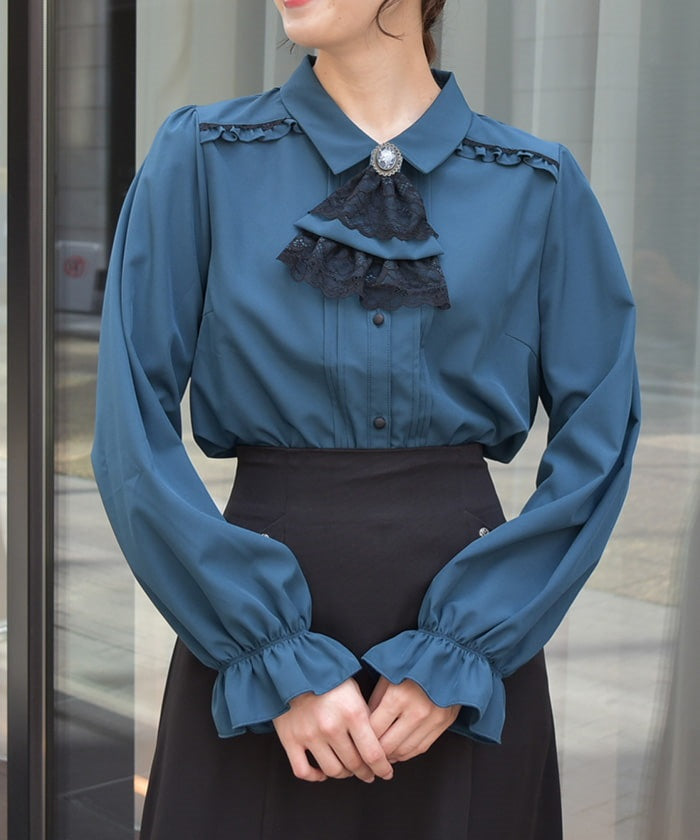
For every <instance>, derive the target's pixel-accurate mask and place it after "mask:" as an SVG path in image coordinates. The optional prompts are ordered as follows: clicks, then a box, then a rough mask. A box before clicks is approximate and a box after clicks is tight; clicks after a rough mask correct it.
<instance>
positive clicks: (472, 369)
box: [93, 57, 639, 742]
mask: <svg viewBox="0 0 700 840" xmlns="http://www.w3.org/2000/svg"><path fill="white" fill-rule="evenodd" d="M434 74H435V78H436V80H437V81H438V83H439V85H440V86H441V92H440V93H439V95H438V97H437V99H436V100H435V101H434V102H433V104H432V105H431V106H430V108H429V109H428V110H427V111H426V112H425V113H424V115H423V116H422V117H421V118H420V119H418V121H417V122H415V123H414V124H413V125H412V126H410V127H409V128H408V129H406V131H404V132H403V133H401V134H400V135H399V136H397V137H396V138H394V140H393V143H394V144H395V145H396V147H398V149H400V151H401V153H402V154H403V158H404V161H403V168H402V172H403V174H404V175H406V176H407V177H408V179H409V180H410V181H411V183H412V184H413V185H414V186H415V188H416V189H417V191H418V193H419V194H420V196H421V198H422V200H423V202H424V206H425V212H426V214H427V219H428V220H429V223H430V225H431V227H432V228H433V229H434V231H435V233H436V234H437V235H436V236H434V237H432V238H430V239H427V240H420V241H419V240H415V241H410V240H409V241H405V240H402V239H400V238H396V237H391V238H387V239H372V238H368V237H366V236H364V235H363V234H361V233H360V232H359V231H357V230H355V229H352V228H351V227H347V226H343V225H342V224H339V223H338V222H337V220H335V221H333V220H327V219H320V218H319V217H317V216H315V215H314V214H313V213H310V211H311V210H312V209H313V208H314V207H315V206H317V205H318V204H319V202H322V201H323V200H324V199H326V198H327V197H328V196H329V195H330V194H331V193H332V192H334V191H335V190H337V189H338V188H339V187H341V185H343V184H346V183H347V182H348V181H349V179H351V178H352V177H354V176H356V175H357V174H358V173H360V172H361V171H362V170H363V169H365V168H366V167H367V166H368V160H369V158H370V154H371V153H372V150H373V149H374V148H375V146H376V143H375V142H374V141H373V140H372V139H371V138H370V137H368V136H367V135H366V134H364V133H363V131H362V130H361V129H360V128H358V127H357V126H356V125H355V124H354V123H352V122H351V121H350V120H349V119H348V118H347V117H346V116H345V114H344V113H343V112H342V111H341V110H340V108H339V107H338V106H337V105H336V104H335V102H334V101H333V99H332V98H331V97H330V96H329V95H328V94H327V93H326V91H325V90H324V88H323V87H322V85H321V84H320V83H319V81H318V79H317V77H316V75H315V73H314V71H313V59H312V58H309V57H305V58H304V59H303V60H302V61H301V64H300V66H299V67H298V69H297V70H296V71H295V73H294V74H293V75H292V77H291V78H290V79H289V81H288V82H287V83H286V84H284V85H283V86H282V87H281V88H279V89H274V90H271V91H268V92H266V93H264V94H262V95H258V96H251V97H244V98H239V99H234V100H228V101H224V102H219V103H216V104H213V105H207V106H204V107H184V108H180V109H179V110H177V111H175V112H174V113H173V114H172V115H171V116H170V117H168V119H166V121H165V122H164V124H163V125H162V127H161V128H160V130H159V132H158V134H157V136H156V138H155V141H154V143H153V146H152V148H151V150H150V152H149V154H148V156H147V158H146V160H145V162H144V164H143V165H142V167H141V169H140V170H139V172H138V173H137V175H136V178H135V179H134V182H133V184H132V186H131V189H130V191H129V193H128V195H127V197H126V200H125V202H124V207H123V210H122V214H121V218H120V221H119V225H118V228H117V232H116V237H115V240H114V247H113V251H112V256H111V261H110V266H109V274H108V280H107V287H106V295H105V303H104V314H103V321H102V334H101V340H100V357H99V372H98V388H97V423H96V432H95V442H94V448H93V465H94V470H95V476H96V478H97V482H98V485H99V489H100V492H101V494H102V497H103V500H104V504H105V508H106V510H107V513H108V515H109V518H110V521H111V524H112V526H113V528H114V531H115V534H116V536H117V538H118V540H119V542H120V545H121V547H122V550H123V552H124V554H125V556H126V559H127V561H128V562H129V564H130V566H131V568H132V569H133V572H134V574H135V575H136V577H137V579H138V580H139V582H140V584H141V585H142V586H143V588H144V589H145V591H146V592H147V593H148V595H149V596H150V597H151V599H152V600H153V602H154V604H155V605H156V607H157V608H158V609H159V610H160V612H161V613H162V614H163V616H164V617H165V618H166V619H167V621H168V622H169V623H170V624H171V625H172V627H173V628H174V630H175V631H176V632H177V633H178V634H179V636H180V637H181V638H182V640H183V641H184V643H185V644H186V645H187V646H188V647H189V648H190V649H191V650H192V651H193V653H194V654H195V655H196V656H197V657H198V658H199V659H200V660H201V661H202V662H203V663H204V664H205V665H207V666H209V667H211V668H214V669H216V670H217V671H218V677H217V680H216V684H215V688H214V694H213V703H212V710H213V717H214V721H215V724H216V727H217V730H218V732H219V734H220V735H221V736H223V737H226V736H235V735H239V734H241V733H243V732H246V731H253V732H269V731H272V724H271V720H272V719H273V718H274V717H276V716H278V715H280V714H281V713H283V712H284V711H285V710H286V709H288V708H289V701H290V699H291V698H293V697H295V696H296V695H298V694H300V693H302V692H306V691H313V692H316V693H322V692H325V691H328V690H330V689H331V688H333V687H334V686H336V685H338V684H339V683H341V682H343V681H344V680H346V679H347V678H348V677H350V676H352V675H353V674H354V673H356V672H357V671H358V670H359V667H360V663H359V661H358V660H357V659H356V657H355V656H354V655H353V654H352V653H351V652H350V651H348V650H347V649H346V648H345V647H344V646H343V645H341V644H340V643H339V642H338V641H337V640H335V639H332V638H329V637H328V636H324V635H321V634H319V633H315V632H312V631H311V630H310V629H309V628H310V623H311V617H312V608H313V604H312V603H311V599H310V595H309V590H308V587H307V584H306V581H305V579H304V576H303V574H302V572H301V570H300V567H299V564H298V562H297V560H296V558H295V557H294V555H293V553H292V552H291V551H290V549H289V548H288V547H287V546H286V545H284V544H283V543H281V542H278V541H276V540H274V539H269V538H266V537H264V536H263V535H261V534H259V533H255V532H253V531H250V530H247V529H244V528H241V527H238V526H234V525H232V524H229V523H228V522H226V521H225V520H224V518H223V516H222V514H221V513H220V511H219V509H218V508H217V506H216V505H215V504H214V502H213V501H212V499H211V497H210V496H209V494H208V492H207V490H206V489H205V486H204V484H203V483H202V481H201V479H200V478H199V476H198V475H197V473H196V472H195V470H194V468H193V466H192V464H191V462H190V461H189V459H188V457H187V454H186V452H185V448H184V446H183V444H182V441H181V421H180V402H181V399H182V397H183V393H184V391H185V388H186V386H187V384H188V382H189V383H190V385H191V392H190V407H191V414H192V424H193V429H194V435H195V438H196V441H197V443H198V444H199V446H200V447H201V448H202V449H203V451H204V452H205V453H206V454H207V455H209V456H211V457H215V458H228V457H235V455H236V447H237V446H238V445H239V444H241V445H243V444H247V445H266V446H282V447H336V448H348V447H350V448H355V447H356V448H375V447H416V446H433V445H440V446H450V445H456V444H462V443H467V442H479V443H481V444H483V446H484V451H485V454H486V456H487V457H488V458H491V459H495V460H498V461H509V460H510V459H511V458H513V456H514V455H515V454H516V452H517V451H518V450H519V449H520V447H521V446H522V444H523V442H524V440H525V438H526V436H527V434H528V430H529V429H530V427H531V425H532V422H533V418H534V416H535V409H536V406H537V403H538V400H541V402H542V404H543V406H544V409H545V410H546V412H547V414H548V417H549V436H548V443H547V446H546V449H545V451H544V454H543V456H542V460H541V463H540V467H539V470H538V473H537V477H536V489H535V490H534V492H533V493H532V495H531V497H530V498H529V500H528V502H527V504H526V505H525V507H524V508H523V510H522V512H521V513H520V515H519V516H517V517H516V518H514V519H512V520H510V521H508V522H506V523H504V524H503V525H501V526H499V527H498V528H496V529H494V530H493V531H492V532H491V533H489V534H487V535H486V536H484V537H483V538H480V539H478V540H477V541H476V542H473V543H471V544H470V545H468V546H466V547H465V548H464V549H463V550H462V551H460V552H459V553H458V554H457V555H455V556H454V557H453V558H452V559H451V560H450V562H449V563H447V565H445V566H444V568H443V569H442V570H441V571H440V572H439V574H438V575H437V576H436V577H435V578H434V579H433V581H432V583H431V585H430V587H429V589H428V590H427V592H426V594H425V597H424V600H423V602H422V606H421V609H420V616H419V621H418V626H417V627H412V628H407V629H406V630H405V631H404V632H401V633H399V634H398V635H396V636H394V637H392V638H388V639H385V640H382V641H381V642H379V643H378V644H376V645H375V646H374V647H372V648H371V649H370V650H368V651H366V653H365V654H364V655H363V657H362V659H363V660H364V662H365V663H367V664H369V665H370V666H372V667H373V668H374V669H376V671H377V672H379V673H380V674H383V675H384V676H385V677H387V679H389V680H390V681H392V682H394V683H398V682H400V681H401V680H403V679H405V678H410V679H412V680H415V681H416V682H418V683H419V684H420V685H421V686H423V688H424V689H425V690H426V692H427V693H428V694H429V696H430V697H431V698H432V699H433V701H434V702H435V703H437V704H439V705H442V706H446V705H452V704H459V705H461V706H462V709H461V711H460V714H459V716H458V718H457V720H456V721H455V723H454V725H453V726H452V727H451V729H452V730H454V731H455V732H458V733H461V734H463V735H468V736H471V737H473V738H478V739H483V740H487V741H494V742H498V741H499V738H500V733H501V729H502V726H503V722H504V716H505V700H504V690H503V682H502V681H503V678H504V677H506V676H508V675H509V674H512V673H513V672H514V671H515V670H516V669H517V668H518V667H520V666H521V665H522V664H524V663H525V662H527V661H528V660H529V659H530V658H531V657H532V656H533V655H534V654H535V653H536V652H537V651H539V650H540V648H542V646H543V645H544V644H545V642H546V641H547V640H548V639H549V638H550V636H551V635H552V633H553V632H554V630H555V628H556V627H557V625H558V624H559V622H560V621H561V619H562V617H563V615H564V614H565V612H566V610H567V608H568V607H569V605H570V604H571V602H572V601H573V599H574V597H575V596H576V594H577V593H578V591H579V590H580V589H581V587H582V586H583V584H584V582H585V580H586V579H587V578H588V576H589V575H590V574H591V572H592V570H593V568H594V566H595V565H596V563H597V561H598V559H599V558H600V555H601V553H602V551H603V548H604V546H605V544H606V541H607V539H608V537H609V535H610V533H611V530H612V528H613V525H614V523H615V520H616V518H617V516H618V514H619V511H620V508H621V505H622V502H623V498H624V496H625V493H626V489H627V486H628V481H629V476H630V468H631V461H632V452H633V449H634V446H635V442H636V439H637V435H638V429H639V391H638V384H637V376H636V368H635V359H634V350H633V343H634V306H633V301H632V298H631V295H630V290H629V287H628V284H627V281H626V279H625V275H624V271H623V268H622V265H621V263H620V259H619V257H618V253H617V250H616V247H615V244H614V242H613V239H612V237H611V234H610V231H609V228H608V226H607V224H606V221H605V219H604V216H603V213H602V211H601V209H600V206H599V204H598V203H597V201H596V199H595V197H594V195H593V193H592V191H591V188H590V186H589V184H588V181H587V179H586V178H585V176H584V174H583V173H582V171H581V169H580V168H579V166H578V165H577V163H576V161H575V160H574V158H573V157H572V155H571V153H570V152H569V151H568V149H567V148H566V147H564V146H562V145H560V144H557V143H550V142H545V141H543V140H541V139H539V138H537V137H534V136H532V135H529V134H527V133H525V132H523V131H520V130H518V129H516V128H513V127H511V126H508V125H505V124H502V123H500V122H497V121H495V120H493V119H490V118H488V117H485V116H482V115H480V114H477V113H475V112H473V111H472V110H471V109H470V107H469V105H468V104H467V103H466V101H465V100H464V98H463V96H462V94H461V92H460V89H459V87H458V84H457V82H456V80H455V78H454V76H453V75H452V74H450V73H446V72H443V71H434ZM300 231H307V232H308V231H310V232H311V233H315V234H317V235H319V236H320V235H323V236H325V237H329V238H330V239H332V240H333V239H337V241H339V242H345V244H347V245H348V246H352V247H356V248H362V249H363V250H364V251H365V252H368V253H370V254H372V255H374V256H376V257H377V258H378V259H380V260H397V261H400V260H407V261H411V260H417V259H421V258H428V257H438V258H439V263H440V266H441V269H442V272H443V273H444V278H445V282H446V285H447V289H448V292H449V304H450V305H449V307H448V308H440V307H438V306H432V305H429V304H422V305H416V306H400V307H398V308H396V309H391V308H388V309H386V311H382V312H381V313H378V312H377V311H375V310H372V309H371V308H369V309H368V308H366V306H363V305H362V304H361V302H360V300H359V297H358V295H356V294H350V295H346V296H332V295H329V294H324V293H323V292H322V291H321V290H320V289H319V288H315V287H314V285H313V284H311V283H307V282H301V283H300V282H295V280H294V279H293V277H292V274H291V272H290V269H289V266H288V265H286V264H284V263H283V262H282V261H281V260H279V259H277V256H278V255H279V254H280V252H282V251H283V249H284V248H285V247H286V246H287V245H288V243H289V242H290V241H291V240H293V239H294V237H295V236H296V235H297V234H299V232H300ZM378 314H380V315H382V316H383V317H375V316H377V315H378ZM378 418H380V419H379V421H378V422H375V421H377V420H378Z"/></svg>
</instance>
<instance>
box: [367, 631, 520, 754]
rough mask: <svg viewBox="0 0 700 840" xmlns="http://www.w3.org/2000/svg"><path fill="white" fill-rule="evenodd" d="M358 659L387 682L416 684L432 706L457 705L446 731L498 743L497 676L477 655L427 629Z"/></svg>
mask: <svg viewBox="0 0 700 840" xmlns="http://www.w3.org/2000/svg"><path fill="white" fill-rule="evenodd" d="M361 659H362V660H363V661H364V662H366V663H367V664H368V665H371V666H372V668H374V670H375V671H377V672H378V673H380V674H382V675H383V676H384V677H386V679H388V680H389V681H390V682H392V683H396V684H398V683H400V682H402V681H403V680H405V679H410V680H413V681H414V682H416V683H418V685H420V686H421V688H422V689H423V690H424V691H425V693H426V694H427V695H428V696H429V697H430V699H431V700H432V701H433V703H435V704H437V705H438V706H445V707H446V706H454V705H461V706H462V707H463V708H462V709H461V710H460V713H459V715H458V716H457V719H456V720H455V722H454V723H453V724H452V726H450V727H449V728H450V729H451V730H452V731H454V732H457V733H458V734H460V735H466V736H469V737H470V738H474V739H475V740H478V741H487V742H491V743H500V740H501V733H502V730H503V724H504V722H505V708H506V707H505V689H504V686H503V679H502V675H501V674H500V673H499V672H498V671H497V670H496V669H495V668H494V667H493V666H492V665H491V663H490V662H489V661H488V660H487V659H486V657H485V656H483V654H481V653H479V652H478V651H476V650H474V649H473V648H471V647H469V646H467V645H463V644H460V643H459V642H458V641H456V640H455V639H451V638H449V637H447V636H441V635H439V634H438V633H433V632H431V631H429V630H424V629H419V630H404V631H403V632H401V633H399V634H398V635H396V636H392V637H391V638H390V639H387V640H386V641H383V642H380V643H379V644H377V645H374V647H372V648H370V649H369V650H368V651H367V652H366V653H365V654H364V656H362V657H361Z"/></svg>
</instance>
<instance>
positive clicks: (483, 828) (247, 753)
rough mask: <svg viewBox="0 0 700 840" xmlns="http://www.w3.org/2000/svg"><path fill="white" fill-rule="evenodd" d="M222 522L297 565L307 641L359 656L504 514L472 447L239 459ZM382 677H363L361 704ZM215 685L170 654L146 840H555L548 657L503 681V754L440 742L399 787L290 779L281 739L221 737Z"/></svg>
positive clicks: (404, 769) (262, 452) (407, 767)
mask: <svg viewBox="0 0 700 840" xmlns="http://www.w3.org/2000/svg"><path fill="white" fill-rule="evenodd" d="M225 516H226V518H227V519H228V520H229V521H230V522H233V523H235V524H237V525H241V526H243V527H246V528H250V529H254V530H257V531H260V532H262V533H267V534H268V535H269V536H270V537H272V538H274V539H278V540H281V541H283V542H285V543H286V544H287V545H289V547H290V548H291V549H292V550H293V551H294V553H295V555H296V557H297V558H298V560H299V563H300V566H301V568H302V570H303V572H304V575H305V577H306V579H307V581H308V583H309V589H310V591H311V597H312V603H313V619H312V625H311V629H312V630H315V631H317V632H320V633H325V634H327V635H329V636H332V637H333V638H335V639H338V640H339V641H340V642H342V643H343V644H344V645H346V646H347V647H348V648H349V649H350V650H351V651H353V653H355V654H356V655H357V656H358V657H359V656H360V655H361V654H362V653H364V652H365V651H366V650H367V649H368V648H370V647H371V646H372V645H374V644H376V643H377V642H379V641H381V640H383V639H386V638H388V637H390V636H393V635H395V634H396V633H399V632H400V631H402V630H405V629H408V628H412V627H416V624H417V616H418V610H419V607H420V603H421V600H422V597H423V595H424V593H425V590H426V588H427V587H428V585H429V583H430V581H431V580H432V578H433V577H434V576H435V574H436V573H437V572H438V571H439V570H440V568H441V567H442V566H443V565H444V564H445V563H447V562H448V561H449V560H450V559H451V558H452V557H453V556H454V555H455V554H456V553H457V552H458V551H459V550H460V549H462V548H463V547H464V546H465V545H467V544H468V543H469V542H470V541H471V540H474V539H479V532H480V530H482V529H483V528H488V529H493V528H495V527H497V526H498V525H499V524H501V523H502V522H503V521H504V519H503V512H502V510H501V506H500V504H499V501H498V498H497V496H496V493H495V490H494V487H493V484H492V482H491V478H490V476H489V473H488V469H487V467H486V463H485V461H484V460H483V458H482V454H481V447H480V446H478V445H476V444H472V445H463V446H449V447H448V446H445V447H422V448H409V449H390V450H387V449H380V450H337V449H284V448H277V447H242V448H240V450H239V452H238V469H237V474H236V480H235V483H234V487H233V491H232V493H231V498H230V500H229V503H228V505H227V508H226V511H225ZM377 676H378V675H377V674H376V672H374V671H373V670H372V669H371V668H370V667H369V666H365V667H364V668H363V670H362V671H361V672H360V673H359V674H358V675H356V679H357V680H358V682H359V684H360V688H361V690H362V692H363V694H364V696H365V698H366V699H367V698H369V695H370V693H371V691H372V688H373V686H374V684H375V683H376V681H377ZM215 677H216V673H215V672H214V671H212V670H210V669H208V668H206V667H205V666H204V665H202V664H201V663H200V662H199V661H198V660H197V659H196V658H195V657H194V656H193V655H192V654H191V653H190V652H189V650H188V649H187V648H186V647H185V646H184V645H183V644H182V643H181V642H180V641H178V642H177V643H176V645H175V651H174V654H173V658H172V662H171V666H170V671H169V675H168V680H167V684H166V689H165V696H164V700H163V709H162V713H161V720H160V726H159V730H158V739H157V745H156V752H155V757H154V760H153V766H152V771H151V776H150V782H149V788H148V794H147V797H146V804H145V809H144V815H143V823H142V830H141V840H361V839H362V840H559V839H560V838H561V836H562V829H561V807H560V794H559V776H558V770H557V756H556V746H555V739H554V728H553V723H552V712H551V706H550V700H549V691H548V686H547V675H546V670H545V664H544V656H543V654H542V653H539V654H538V655H537V656H535V657H534V658H533V659H532V660H531V661H530V662H529V663H527V664H526V665H524V666H523V667H522V668H520V670H519V671H517V673H515V674H513V675H512V676H511V677H508V678H507V679H506V680H505V686H506V724H505V728H504V732H503V739H502V743H501V744H500V745H494V744H483V743H479V742H476V741H473V740H471V739H470V738H467V737H465V736H463V735H458V734H456V733H453V732H450V731H446V732H444V733H443V734H442V735H441V736H440V737H439V738H438V739H437V740H436V741H435V743H434V744H433V745H432V746H431V747H430V749H429V750H428V751H427V752H426V753H424V754H422V755H419V756H417V757H416V758H413V759H411V760H409V761H406V762H398V763H396V764H395V765H394V778H393V779H392V780H390V781H384V780H382V779H380V778H377V779H376V780H375V781H374V782H373V783H372V784H366V783H365V782H362V781H360V780H358V779H356V778H354V777H352V778H348V779H328V780H326V781H324V782H314V783H311V782H305V781H302V780H300V779H297V778H296V777H295V776H294V775H293V774H292V771H291V769H290V766H289V762H288V759H287V756H286V753H285V752H284V749H283V748H282V745H281V744H280V742H279V739H278V737H277V734H276V733H274V732H273V733H271V734H264V735H259V734H252V733H246V734H244V735H240V736H237V737H235V738H225V739H222V738H219V737H218V736H217V734H216V731H215V729H214V725H213V722H212V717H211V697H212V688H213V684H214V679H215Z"/></svg>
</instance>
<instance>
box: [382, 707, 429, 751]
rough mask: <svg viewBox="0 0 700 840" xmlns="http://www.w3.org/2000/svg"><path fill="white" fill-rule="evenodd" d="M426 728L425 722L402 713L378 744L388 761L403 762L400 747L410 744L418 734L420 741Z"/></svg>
mask: <svg viewBox="0 0 700 840" xmlns="http://www.w3.org/2000/svg"><path fill="white" fill-rule="evenodd" d="M424 727H425V728H424ZM428 728H429V727H426V721H417V720H415V718H413V716H412V715H410V714H407V713H405V712H404V713H403V714H401V715H399V717H398V718H397V719H396V721H395V722H394V723H393V724H392V725H391V726H390V727H389V729H387V731H386V732H385V733H384V734H383V735H382V736H381V738H380V739H379V743H380V744H381V746H382V749H383V750H384V753H385V755H386V756H387V758H388V759H396V760H398V761H401V760H403V758H402V756H403V753H402V752H401V748H402V746H403V745H404V744H405V743H407V742H408V743H411V742H412V740H413V738H414V737H415V736H416V735H417V733H420V739H422V738H423V737H424V735H425V732H426V731H427V729H428ZM416 743H418V742H417V741H416Z"/></svg>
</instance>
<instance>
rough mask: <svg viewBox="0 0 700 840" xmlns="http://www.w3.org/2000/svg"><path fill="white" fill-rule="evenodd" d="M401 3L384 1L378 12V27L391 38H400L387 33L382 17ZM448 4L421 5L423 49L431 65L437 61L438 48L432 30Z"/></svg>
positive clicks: (426, 0)
mask: <svg viewBox="0 0 700 840" xmlns="http://www.w3.org/2000/svg"><path fill="white" fill-rule="evenodd" d="M399 2H401V0H383V2H382V5H381V6H380V7H379V9H378V10H377V16H376V17H375V21H376V23H377V26H378V27H379V28H380V29H381V31H382V32H383V33H384V34H385V35H388V36H389V37H390V38H398V37H399V36H398V35H393V34H392V33H391V32H387V31H386V29H384V27H383V26H382V21H381V17H382V15H383V14H384V12H385V11H386V10H387V9H389V8H391V7H392V6H395V5H396V4H397V3H399ZM446 2H447V0H422V3H421V4H422V13H423V49H424V50H425V55H426V56H427V59H428V62H429V63H430V64H432V63H433V61H435V57H436V56H437V46H436V44H435V38H433V33H432V29H433V27H434V26H435V24H436V23H437V22H438V20H439V18H440V15H441V14H442V10H443V9H444V8H445V3H446Z"/></svg>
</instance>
